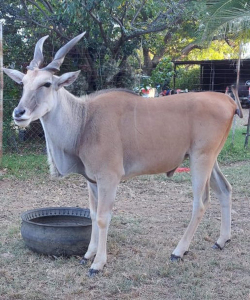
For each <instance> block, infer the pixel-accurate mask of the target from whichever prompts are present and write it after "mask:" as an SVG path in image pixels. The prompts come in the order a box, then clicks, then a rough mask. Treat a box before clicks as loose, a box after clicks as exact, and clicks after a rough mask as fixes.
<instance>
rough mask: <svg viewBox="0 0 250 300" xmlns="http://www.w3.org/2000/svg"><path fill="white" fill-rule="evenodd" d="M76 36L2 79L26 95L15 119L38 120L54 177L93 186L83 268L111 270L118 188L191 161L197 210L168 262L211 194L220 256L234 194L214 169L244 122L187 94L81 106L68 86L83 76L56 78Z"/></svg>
mask: <svg viewBox="0 0 250 300" xmlns="http://www.w3.org/2000/svg"><path fill="white" fill-rule="evenodd" d="M83 35H84V33H82V34H80V35H78V36H77V37H75V38H74V39H72V40H71V41H69V42H68V43H67V44H66V45H64V46H63V47H62V48H61V49H60V50H58V52H57V53H56V55H55V57H54V59H53V61H52V62H51V63H49V64H48V65H47V66H45V67H42V62H43V54H42V49H43V43H44V41H45V39H46V38H47V37H48V36H45V37H43V38H41V39H40V40H39V41H38V42H37V44H36V47H35V52H34V58H33V60H32V61H31V63H30V65H29V66H28V67H27V69H28V70H27V74H23V73H21V72H19V71H17V70H12V69H4V72H5V73H6V74H7V75H8V76H9V77H11V78H12V79H13V80H15V81H16V82H17V83H19V84H23V94H22V97H21V99H20V102H19V104H18V106H17V107H16V108H15V109H14V112H13V118H14V121H15V123H16V124H17V125H18V126H20V127H26V126H28V125H29V124H30V123H31V122H32V121H35V120H37V119H40V121H41V123H42V126H43V129H44V133H45V138H46V147H47V155H48V162H49V165H50V172H51V174H52V175H53V176H57V177H58V176H65V175H67V174H70V173H78V174H81V175H83V176H84V177H85V178H86V179H87V181H88V189H89V206H90V214H91V219H92V234H91V240H90V244H89V247H88V250H87V252H86V254H85V255H84V257H83V259H82V261H81V262H82V263H85V262H86V261H88V260H90V259H94V260H93V262H92V265H91V267H90V270H89V274H90V275H95V274H96V273H98V272H99V271H100V270H102V269H103V267H104V265H105V264H106V262H107V235H108V228H109V224H110V220H111V212H112V207H113V204H114V201H115V196H116V190H117V186H118V184H119V182H120V181H121V180H125V179H128V178H131V177H133V176H138V175H142V174H157V173H166V174H167V176H172V175H173V174H174V172H175V170H176V169H177V168H178V166H179V165H180V164H181V163H182V161H183V160H184V159H186V158H189V160H190V169H191V176H192V189H193V210H192V216H191V220H190V223H189V225H188V227H187V229H186V231H185V232H184V235H183V237H182V238H181V240H180V241H179V243H178V245H177V247H176V248H175V249H174V251H173V253H172V254H171V260H180V259H182V257H183V255H184V254H185V253H186V252H187V251H188V249H189V246H190V243H191V240H192V238H193V236H194V233H195V231H196V229H197V227H198V224H199V223H200V221H201V219H202V216H203V215H204V213H205V210H206V208H207V207H208V204H209V201H210V186H211V188H212V189H213V190H214V192H215V194H216V196H217V197H218V199H219V201H220V205H221V228H220V235H219V238H218V239H217V241H216V243H215V245H214V247H215V248H218V249H222V248H223V247H224V246H225V244H226V243H227V242H228V241H229V240H230V237H231V194H232V188H231V186H230V184H229V182H228V181H227V179H226V178H225V177H224V175H223V174H222V172H221V171H220V168H219V166H218V163H217V157H218V154H219V153H220V151H221V149H222V148H223V145H224V143H225V141H226V139H227V136H228V133H229V131H230V128H231V124H232V120H233V118H234V115H235V114H238V115H239V116H240V117H242V109H241V106H240V103H239V99H238V97H236V100H237V104H236V103H235V102H234V101H233V99H232V98H230V97H229V96H228V95H225V94H222V93H215V92H200V93H185V94H179V95H172V96H168V97H167V98H151V99H150V98H142V97H140V96H138V95H136V94H134V93H133V92H130V91H127V90H120V89H111V90H103V91H99V92H96V93H93V94H91V95H88V96H83V97H81V98H78V97H75V96H74V95H72V94H71V93H69V92H68V91H67V90H66V89H65V88H64V86H68V85H70V84H71V83H73V82H74V81H75V80H76V79H77V76H78V75H79V72H80V71H77V72H70V73H65V74H63V75H61V76H56V75H54V74H55V73H56V72H57V71H59V70H60V66H61V64H62V63H63V60H64V58H65V55H66V54H67V53H68V52H69V51H70V49H72V48H73V47H74V45H75V44H76V43H77V42H78V41H79V40H80V39H81V38H82V37H83Z"/></svg>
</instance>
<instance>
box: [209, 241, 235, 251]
mask: <svg viewBox="0 0 250 300" xmlns="http://www.w3.org/2000/svg"><path fill="white" fill-rule="evenodd" d="M230 241H231V240H230V239H229V240H227V241H226V243H225V245H224V247H225V246H226V244H228V243H229V242H230ZM224 247H221V246H220V245H219V244H218V243H215V244H214V245H213V246H212V248H213V249H219V250H222V249H223V248H224Z"/></svg>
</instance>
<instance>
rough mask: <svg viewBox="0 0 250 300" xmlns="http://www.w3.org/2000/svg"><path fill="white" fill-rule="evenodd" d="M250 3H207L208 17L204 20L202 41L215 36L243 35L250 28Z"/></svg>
mask: <svg viewBox="0 0 250 300" xmlns="http://www.w3.org/2000/svg"><path fill="white" fill-rule="evenodd" d="M249 2H250V1H243V0H241V1H239V0H231V1H230V0H223V1H222V0H217V1H216V0H210V1H207V7H208V10H207V16H206V17H205V18H204V20H203V24H204V25H203V28H202V29H203V33H202V40H203V41H204V40H212V39H213V36H214V35H217V36H218V35H221V36H222V37H223V36H225V35H226V34H239V33H240V34H242V33H244V32H245V31H248V30H249V28H250V3H249Z"/></svg>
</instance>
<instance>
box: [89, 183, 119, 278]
mask: <svg viewBox="0 0 250 300" xmlns="http://www.w3.org/2000/svg"><path fill="white" fill-rule="evenodd" d="M118 183H119V180H118V179H114V178H111V177H105V179H102V180H99V181H98V183H97V193H98V204H97V210H96V214H95V213H93V219H92V220H94V226H95V228H94V231H93V233H92V237H91V242H92V244H91V243H90V246H89V250H88V251H87V253H86V254H85V256H84V257H85V258H86V259H87V258H89V257H91V256H93V255H94V254H96V255H95V259H94V261H93V263H92V265H91V267H90V270H89V275H90V276H93V275H95V274H97V273H98V272H99V271H101V270H102V269H103V267H104V265H105V264H106V262H107V236H108V229H109V224H110V221H111V214H112V208H113V205H114V201H115V196H116V189H117V185H118ZM96 226H97V227H96ZM92 230H93V229H92ZM97 232H98V238H97V236H96V235H97ZM96 246H97V247H96Z"/></svg>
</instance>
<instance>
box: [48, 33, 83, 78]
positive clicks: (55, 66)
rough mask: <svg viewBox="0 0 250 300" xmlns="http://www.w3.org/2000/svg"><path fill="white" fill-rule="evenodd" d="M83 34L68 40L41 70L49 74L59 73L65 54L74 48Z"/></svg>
mask: <svg viewBox="0 0 250 300" xmlns="http://www.w3.org/2000/svg"><path fill="white" fill-rule="evenodd" d="M84 34H85V32H83V33H81V34H79V35H77V36H76V37H75V38H73V39H72V40H70V41H69V42H68V43H67V44H66V45H64V46H63V47H62V48H60V49H59V50H58V51H57V52H56V55H55V57H54V59H53V60H52V62H51V63H50V64H48V65H47V66H46V67H44V68H43V69H42V70H47V71H51V72H57V71H60V66H61V64H62V63H63V61H64V58H65V56H66V54H67V53H68V52H69V51H70V50H71V49H72V48H73V47H74V46H75V44H76V43H77V42H78V41H79V40H80V39H81V38H82V37H83V36H84Z"/></svg>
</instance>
